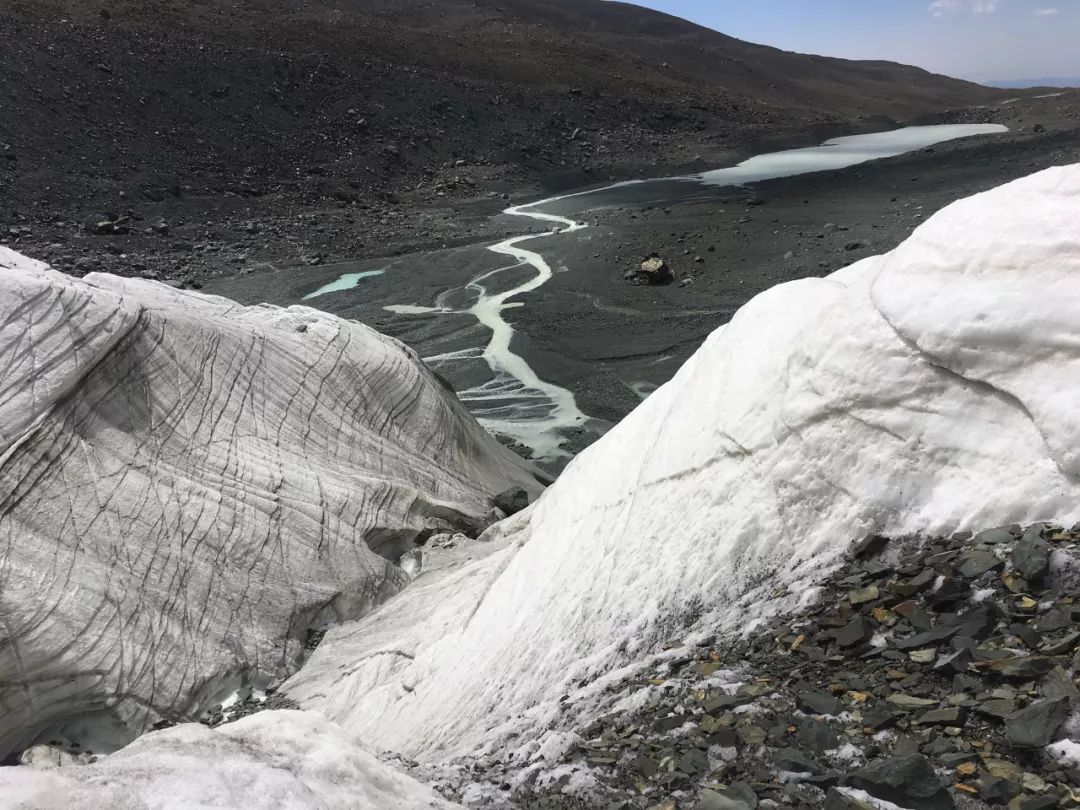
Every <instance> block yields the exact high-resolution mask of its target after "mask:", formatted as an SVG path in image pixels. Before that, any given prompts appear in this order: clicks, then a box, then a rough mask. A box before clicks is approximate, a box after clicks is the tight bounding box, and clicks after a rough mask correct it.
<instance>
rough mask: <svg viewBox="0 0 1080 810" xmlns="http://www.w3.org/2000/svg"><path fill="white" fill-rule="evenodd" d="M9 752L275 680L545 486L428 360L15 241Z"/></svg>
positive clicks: (307, 319)
mask: <svg viewBox="0 0 1080 810" xmlns="http://www.w3.org/2000/svg"><path fill="white" fill-rule="evenodd" d="M0 367H2V368H3V376H2V377H0V504H2V508H0V619H2V622H0V759H2V758H4V757H5V756H7V755H9V754H11V753H12V752H17V751H19V750H22V749H23V748H26V747H28V746H30V745H31V744H33V743H34V742H36V741H38V740H39V739H54V738H55V739H58V740H60V741H61V742H70V743H74V742H80V743H81V744H82V746H83V750H85V748H86V747H92V748H93V749H95V750H107V749H110V748H114V747H116V746H118V745H121V744H123V743H126V742H127V741H129V740H130V739H132V738H133V737H134V736H135V735H136V734H137V733H139V732H141V731H143V730H146V729H147V728H149V727H150V726H151V725H152V724H154V723H155V722H157V721H159V720H161V719H162V718H167V719H176V718H192V717H196V716H197V715H198V714H199V713H200V712H201V711H202V710H203V709H204V708H206V707H208V706H210V705H212V704H215V703H217V702H219V701H220V700H221V699H222V697H224V696H227V695H228V694H229V693H230V692H231V691H233V690H235V689H236V688H237V687H239V686H241V685H242V684H244V683H245V682H250V683H251V684H253V685H256V686H258V685H259V684H260V683H265V682H266V681H269V680H272V679H275V678H279V677H283V676H286V675H288V674H289V673H290V672H292V671H293V670H295V668H296V667H297V665H298V664H299V662H300V658H301V655H302V653H303V650H304V646H305V641H306V640H307V636H308V633H309V631H311V630H317V629H319V628H323V627H325V626H326V625H327V624H333V623H336V622H341V621H344V620H346V619H351V618H356V617H358V616H361V615H363V614H364V613H365V612H366V611H368V610H370V609H371V608H373V607H374V606H376V605H378V604H379V603H380V602H382V601H384V600H385V599H387V598H389V597H390V596H392V595H393V594H395V593H397V592H398V591H399V590H400V589H401V588H402V587H403V586H404V585H405V584H406V583H407V582H408V581H409V576H407V574H406V572H405V571H403V570H402V569H401V567H400V566H399V565H398V564H397V563H398V561H399V559H400V558H401V557H402V555H403V554H409V553H410V552H411V551H413V550H414V547H415V541H416V540H417V539H422V538H424V537H426V536H427V535H429V534H431V533H433V532H436V531H463V532H465V533H466V534H470V535H475V534H476V533H478V532H480V531H481V530H483V529H484V528H485V527H486V526H487V525H488V524H489V523H490V522H491V520H492V519H493V518H494V516H495V515H496V514H497V513H496V512H495V511H494V510H493V509H492V508H491V499H492V497H493V496H494V495H495V494H496V493H498V492H501V491H503V490H505V489H506V488H507V487H510V486H520V487H522V488H524V489H526V490H527V491H529V492H531V493H533V494H535V493H537V492H538V491H539V489H540V487H539V485H538V484H537V482H536V479H535V478H534V477H533V474H532V472H531V470H530V468H529V467H528V466H527V465H526V464H525V463H524V462H522V461H521V460H520V459H518V457H517V456H515V455H514V454H512V453H511V452H510V451H508V450H506V449H504V448H503V447H502V446H500V445H499V443H498V442H497V441H495V440H494V439H493V438H491V437H490V436H489V435H488V434H486V433H485V432H484V431H483V430H482V429H481V428H480V427H479V425H477V423H476V422H475V420H474V419H473V418H472V417H471V416H470V415H469V414H468V413H467V412H466V411H465V410H464V408H462V406H461V405H460V404H459V403H458V402H457V400H456V398H455V397H454V396H453V394H452V393H451V392H448V391H447V390H446V389H445V388H444V387H443V386H442V385H441V384H440V383H439V381H438V380H437V379H436V378H435V377H434V376H433V375H432V374H431V373H430V372H429V371H428V370H427V369H426V368H425V367H424V366H423V364H422V363H421V362H420V361H419V360H418V358H417V357H416V355H415V354H414V353H413V352H412V351H410V350H409V349H407V348H406V347H404V346H403V345H402V344H400V343H398V342H397V341H395V340H392V339H390V338H387V337H384V336H382V335H379V334H378V333H377V332H375V331H373V330H371V329H368V328H367V327H364V326H362V325H360V324H356V323H350V322H347V321H343V320H340V319H338V318H336V317H333V316H330V315H326V314H323V313H320V312H317V311H315V310H312V309H308V308H304V307H294V308H291V309H277V308H273V307H241V306H238V305H236V304H234V303H232V302H230V301H226V300H225V299H221V298H214V297H209V296H205V295H200V294H198V293H193V292H182V291H179V290H175V289H171V288H169V287H166V286H164V285H161V284H157V283H154V282H147V281H135V280H125V279H120V278H115V277H111V276H102V275H90V276H87V277H86V278H85V279H83V280H81V281H80V280H75V279H72V278H69V277H67V276H64V275H61V274H59V273H55V272H53V271H51V270H49V269H47V268H46V267H45V266H44V265H42V264H41V263H39V262H32V261H30V260H27V259H25V258H24V257H21V256H19V255H18V254H15V253H12V252H11V251H9V250H6V249H4V248H0Z"/></svg>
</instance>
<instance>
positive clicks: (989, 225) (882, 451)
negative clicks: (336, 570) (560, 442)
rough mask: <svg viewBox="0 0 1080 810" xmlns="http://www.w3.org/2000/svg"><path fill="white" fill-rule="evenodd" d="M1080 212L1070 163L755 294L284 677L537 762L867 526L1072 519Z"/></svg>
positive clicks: (833, 556)
mask: <svg viewBox="0 0 1080 810" xmlns="http://www.w3.org/2000/svg"><path fill="white" fill-rule="evenodd" d="M1078 233H1080V166H1072V167H1068V168H1059V169H1054V170H1050V171H1047V172H1044V173H1041V174H1038V175H1035V176H1033V177H1030V178H1027V179H1024V180H1021V181H1018V182H1016V183H1012V184H1010V185H1007V186H1004V187H1002V188H999V189H996V190H994V191H992V192H989V193H987V194H983V195H979V196H976V197H973V198H971V199H968V200H964V201H961V202H959V203H957V204H955V205H953V206H951V207H949V208H947V209H945V210H943V211H941V212H940V213H938V214H937V215H936V216H934V217H933V218H932V219H931V220H929V221H928V222H927V223H925V224H924V225H923V226H921V227H920V228H919V229H918V230H917V231H916V232H915V234H914V235H913V236H912V237H911V238H910V239H909V240H908V241H907V242H905V243H904V244H903V245H901V246H900V247H899V248H897V249H896V250H895V251H893V252H892V253H891V254H888V255H885V256H880V257H875V258H870V259H866V260H864V261H862V262H860V263H858V264H856V265H852V266H851V267H849V268H847V269H845V270H843V271H841V272H840V273H838V274H836V275H834V276H832V277H830V278H824V279H819V278H810V279H805V280H801V281H796V282H792V283H789V284H783V285H780V286H778V287H775V288H773V289H771V290H769V291H767V292H765V293H763V294H762V295H759V296H757V297H756V298H755V299H754V300H752V301H751V302H749V303H748V304H747V305H746V306H744V307H743V308H742V309H741V310H740V311H739V312H738V313H737V314H736V315H735V316H734V318H733V319H732V320H731V322H730V323H729V324H727V325H726V326H724V327H722V328H720V329H718V330H717V331H716V332H714V333H713V335H712V336H711V337H710V338H709V339H708V340H707V341H706V343H705V345H704V346H703V347H702V348H701V349H700V350H699V351H698V352H697V353H696V354H695V355H694V356H693V357H692V358H691V359H690V360H689V361H688V362H687V363H686V365H685V366H684V367H683V368H682V369H680V371H679V372H678V374H677V375H676V376H675V378H674V379H673V380H672V381H671V382H669V383H668V384H667V385H665V386H663V387H662V388H660V389H659V390H658V391H657V392H656V393H654V394H653V395H652V396H650V397H649V399H648V400H646V401H645V402H643V403H642V404H641V405H640V406H639V407H638V409H637V410H635V411H634V412H633V413H632V414H631V415H630V416H629V417H628V418H627V419H625V420H624V421H623V422H622V423H620V424H619V425H617V426H616V427H615V428H614V429H613V430H612V431H610V432H609V433H608V434H607V435H606V436H605V437H604V438H603V439H601V440H600V441H599V442H597V443H596V444H594V445H593V446H592V447H590V448H589V449H588V450H586V451H585V452H584V453H582V454H581V455H580V456H578V457H577V458H576V459H575V460H574V461H573V462H572V463H571V464H570V465H569V466H568V467H567V468H566V470H565V471H564V472H563V474H562V475H561V477H560V478H559V479H558V481H556V483H555V484H554V485H553V486H552V487H551V488H549V489H548V491H547V492H546V493H545V494H544V495H543V496H542V497H541V498H540V500H539V501H538V502H537V503H535V504H533V505H532V506H531V507H530V508H529V509H528V510H527V511H525V512H522V513H520V514H519V515H517V516H515V517H512V518H509V519H508V520H506V521H503V522H502V523H499V524H497V525H496V526H495V527H494V528H492V529H491V530H489V531H488V533H487V535H486V537H487V538H488V539H490V540H491V542H492V544H494V545H497V546H499V547H500V550H499V551H498V552H497V553H496V555H494V556H492V557H488V558H486V559H484V560H480V561H478V562H474V563H472V564H471V565H467V566H462V567H459V568H457V569H456V570H453V571H449V572H441V571H433V572H430V573H429V574H426V575H425V574H421V576H420V577H419V578H418V579H417V581H416V583H415V584H414V586H412V587H410V589H408V590H406V591H405V592H403V593H401V594H399V595H398V596H397V597H395V598H394V599H393V600H392V601H391V602H390V603H388V604H387V605H385V606H384V607H383V608H382V609H381V610H380V611H378V612H377V613H375V614H373V615H371V616H368V617H366V618H365V619H362V620H360V621H359V622H356V623H354V624H351V625H347V626H343V627H339V628H336V629H334V630H332V631H331V632H330V633H329V634H328V635H327V637H326V639H325V640H324V642H323V644H322V646H321V647H320V648H319V649H318V650H317V651H316V653H315V655H314V657H313V658H312V660H311V661H310V662H309V663H308V665H307V666H305V668H304V669H303V670H302V671H301V672H300V673H298V674H297V675H296V676H294V678H293V679H292V680H291V681H289V682H288V683H287V684H286V685H285V687H284V690H285V692H286V693H287V694H289V695H290V696H291V697H292V698H293V699H295V700H298V701H299V702H300V704H301V705H303V706H305V707H309V708H317V709H319V710H322V711H324V712H326V713H327V714H328V715H329V716H330V717H333V718H334V719H336V720H338V721H339V722H341V723H342V724H344V725H345V726H346V727H347V728H350V729H352V730H354V731H357V732H358V733H361V734H362V735H363V737H364V738H365V739H366V740H368V741H370V742H371V744H373V745H376V746H379V747H381V748H386V749H392V750H395V751H399V752H402V753H405V754H407V755H410V756H414V757H416V758H418V759H421V760H426V761H432V762H435V761H441V760H446V759H453V758H455V757H458V756H464V755H470V754H476V753H477V752H480V753H483V752H491V751H498V754H499V757H500V759H501V761H502V762H511V761H512V762H513V763H515V766H520V767H527V766H528V764H530V763H534V762H535V761H537V760H538V759H539V758H542V757H543V756H545V753H546V752H550V751H556V752H557V751H561V750H563V747H564V746H567V745H570V744H572V743H573V738H572V737H571V736H570V735H568V733H567V731H568V729H569V728H571V727H572V725H573V724H574V723H576V722H578V721H579V720H581V719H583V717H584V719H587V718H588V717H589V716H592V714H593V713H596V712H597V711H598V710H599V709H600V708H602V705H603V700H604V695H605V685H606V684H610V683H611V681H610V680H608V679H607V676H608V675H609V673H611V672H612V671H613V670H617V669H619V668H621V667H635V666H639V665H640V662H641V661H642V660H643V658H644V657H645V653H646V652H648V651H652V650H658V649H660V648H661V647H662V646H663V644H664V642H666V641H670V640H672V639H682V640H684V641H687V642H688V643H692V641H693V640H694V638H695V633H697V634H698V636H697V637H698V638H700V637H702V636H703V635H705V634H714V633H717V632H720V631H724V630H746V631H752V630H753V628H754V627H755V626H757V625H758V624H759V623H760V620H761V619H762V618H763V617H765V616H767V615H769V614H770V613H772V612H775V611H782V610H786V609H791V608H793V607H794V606H796V605H798V604H799V602H800V600H801V599H803V598H805V597H808V596H812V594H813V593H814V588H815V586H816V585H818V583H820V581H821V580H822V577H823V576H824V575H825V573H826V572H828V571H829V570H831V569H833V568H834V567H836V566H837V565H839V563H840V561H841V560H842V559H843V557H844V555H845V553H846V552H847V550H848V548H849V546H850V545H851V543H852V542H854V541H856V540H858V539H859V538H862V537H866V536H867V535H868V534H870V533H875V534H878V535H881V536H891V537H898V536H905V535H909V534H912V533H915V532H918V531H925V532H929V533H932V534H946V533H949V532H952V531H959V530H965V529H982V528H985V527H986V526H999V525H1005V524H1010V523H1031V522H1035V521H1038V520H1047V519H1056V520H1058V521H1062V522H1068V523H1067V525H1071V522H1072V521H1075V520H1076V519H1077V518H1078V517H1080V463H1078V458H1080V456H1078V454H1080V420H1078V419H1077V418H1076V402H1077V400H1078V399H1080V241H1078V239H1077V234H1078ZM631 671H632V670H631ZM626 673H627V670H624V671H623V675H624V676H625V675H626ZM652 674H654V673H650V672H648V671H647V670H646V671H644V672H642V673H641V675H642V676H649V675H652Z"/></svg>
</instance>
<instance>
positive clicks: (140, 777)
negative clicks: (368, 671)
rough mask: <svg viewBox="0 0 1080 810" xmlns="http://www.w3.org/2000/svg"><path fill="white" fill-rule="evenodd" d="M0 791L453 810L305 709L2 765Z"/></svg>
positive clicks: (44, 797)
mask: <svg viewBox="0 0 1080 810" xmlns="http://www.w3.org/2000/svg"><path fill="white" fill-rule="evenodd" d="M0 791H2V795H3V797H4V799H3V801H4V806H5V807H19V808H23V810H117V808H130V809H131V810H149V808H193V807H281V808H286V807H288V808H300V807H319V808H338V809H340V810H346V808H347V809H348V810H422V808H430V809H431V810H451V809H452V808H456V807H459V805H456V804H450V803H449V802H447V801H445V800H443V799H442V798H440V797H439V796H438V795H437V794H436V793H434V792H433V791H432V790H431V789H429V788H427V787H424V786H423V785H421V784H420V783H419V782H417V781H416V780H414V779H412V778H411V777H409V776H407V775H405V774H404V773H401V772H400V771H397V770H395V769H393V768H392V767H390V766H388V765H385V764H383V763H381V762H379V760H377V759H376V758H375V757H374V756H372V755H371V754H369V753H368V752H367V751H365V750H364V749H363V748H361V747H359V746H358V745H357V743H356V741H355V740H353V739H352V738H351V737H350V736H349V735H348V734H346V733H345V732H344V731H342V729H341V728H339V727H337V726H335V725H334V724H332V723H329V722H327V721H326V720H324V719H323V718H321V717H319V716H318V715H316V714H313V713H311V712H282V711H276V712H262V713H260V714H256V715H253V716H251V717H247V718H244V719H243V720H239V721H237V722H235V723H229V724H228V725H225V726H222V727H220V728H218V729H215V730H213V731H211V730H210V729H208V728H206V727H205V726H202V725H198V724H195V723H191V724H188V725H183V726H177V727H176V728H171V729H168V730H167V731H157V732H154V733H152V734H147V735H146V736H144V737H142V738H140V739H138V740H136V741H135V742H134V743H132V744H131V745H130V746H128V747H127V748H125V749H124V750H123V751H120V752H118V753H116V754H113V755H112V756H110V757H106V758H105V759H103V760H101V761H99V762H97V763H96V764H94V765H86V766H78V767H67V768H64V769H63V770H61V771H45V772H43V771H39V770H34V769H32V768H3V769H0Z"/></svg>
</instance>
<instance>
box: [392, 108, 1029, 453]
mask: <svg viewBox="0 0 1080 810" xmlns="http://www.w3.org/2000/svg"><path fill="white" fill-rule="evenodd" d="M1007 131H1008V128H1007V127H1005V126H1002V125H999V124H956V125H943V126H928V127H906V128H904V129H899V130H894V131H892V132H882V133H873V134H869V135H854V136H849V137H843V138H834V139H833V140H830V141H827V142H826V143H825V144H823V145H821V146H815V147H810V148H806V149H789V150H785V151H782V152H774V153H771V154H766V155H759V156H757V157H753V158H750V159H749V160H746V161H744V162H742V163H740V164H739V165H737V166H733V167H730V168H725V169H717V170H716V171H711V172H706V173H704V174H701V175H697V176H693V177H677V178H665V179H662V180H631V181H627V182H623V183H615V184H613V185H609V186H604V187H602V188H597V189H590V190H586V191H579V192H574V193H571V194H564V195H562V196H558V197H551V198H549V199H545V200H540V201H538V202H534V203H528V204H526V205H519V206H515V207H513V208H508V209H507V210H506V211H505V212H504V213H505V214H507V215H509V216H518V217H527V218H529V219H533V220H537V221H539V222H543V223H546V224H549V225H551V226H552V227H551V228H550V229H549V230H547V231H544V232H543V233H534V234H528V235H525V236H518V237H514V238H511V239H507V240H506V241H504V242H499V243H497V244H494V245H491V246H489V247H488V248H487V250H489V251H491V252H492V253H497V254H499V255H503V256H507V257H509V258H511V259H513V260H514V261H513V263H512V264H508V265H506V266H504V267H499V268H496V269H495V270H489V271H486V272H484V273H482V274H481V275H479V276H477V277H476V278H474V279H473V280H472V281H470V282H469V283H468V284H467V285H465V288H464V289H465V290H467V291H469V292H470V293H472V294H473V295H475V303H473V304H472V305H471V306H469V307H467V308H464V309H455V308H452V307H450V306H447V305H444V304H443V303H441V302H442V301H444V300H448V299H449V297H450V294H451V293H453V292H456V291H458V290H460V289H462V288H454V289H451V290H447V291H445V292H444V293H442V294H440V295H439V298H438V300H437V302H436V306H431V307H429V306H418V305H416V304H405V305H394V306H388V307H385V309H387V310H389V311H390V312H395V313H398V314H403V315H429V314H454V315H462V314H469V315H472V316H473V317H475V318H476V319H477V321H478V322H479V323H481V324H482V325H483V326H485V327H486V328H487V329H489V330H490V331H491V338H490V340H489V341H488V343H487V345H486V346H483V347H478V348H470V349H464V350H461V351H456V352H449V353H446V354H440V355H435V356H432V357H426V358H424V359H425V361H426V362H428V363H429V364H430V365H432V366H433V367H435V368H439V367H440V366H443V365H446V364H453V363H461V362H474V363H475V362H476V361H477V360H483V361H484V362H486V363H487V365H488V367H489V368H490V370H491V374H492V377H491V379H490V380H488V381H487V382H484V383H482V384H480V385H477V386H475V387H472V388H468V389H465V390H462V391H459V392H458V396H459V397H460V398H461V401H462V402H464V403H465V404H466V406H468V408H469V410H470V411H472V413H473V414H474V415H475V416H476V417H477V419H479V421H480V422H481V424H483V425H484V427H486V428H487V429H488V430H490V431H491V432H493V433H495V434H498V435H502V436H504V437H507V438H509V439H511V440H513V441H514V442H517V443H518V444H521V445H524V446H525V447H528V448H529V449H530V450H531V451H532V455H533V457H534V458H536V459H540V460H547V461H550V460H553V459H556V458H558V457H560V456H566V455H569V453H567V452H566V450H564V449H563V447H562V444H563V442H564V439H563V436H564V434H565V432H566V431H568V430H572V429H574V428H580V427H581V426H583V425H584V424H585V423H586V422H587V421H588V419H589V417H588V416H586V414H584V413H583V412H582V411H581V409H580V408H579V407H578V405H577V402H576V401H575V398H574V394H573V392H571V391H569V390H567V389H566V388H563V387H561V386H558V385H555V384H554V383H550V382H547V381H545V380H542V379H540V377H539V376H538V375H537V374H536V372H535V371H534V370H533V369H532V368H531V367H530V366H529V364H528V363H527V362H526V361H525V359H524V358H523V357H521V356H520V355H519V354H517V353H515V352H514V351H513V349H512V347H511V343H512V341H513V337H514V330H513V327H511V326H510V324H509V323H507V322H506V320H505V319H504V318H503V311H504V310H506V309H507V308H509V307H519V306H523V304H522V303H521V302H520V301H513V300H512V299H514V298H516V297H517V296H520V295H523V294H525V293H529V292H533V291H535V290H537V289H539V288H540V287H542V286H543V285H544V284H546V283H547V282H548V281H549V280H550V279H551V277H552V275H553V273H552V269H551V266H550V265H549V264H548V262H547V261H546V260H545V259H544V257H543V256H541V255H540V254H539V253H537V252H535V251H531V250H526V249H525V248H524V247H522V245H524V244H525V243H527V242H529V241H531V240H533V239H542V238H545V237H549V236H553V235H557V234H569V233H573V232H575V231H579V230H582V229H584V228H586V227H588V226H587V225H585V224H584V223H582V222H578V221H576V220H574V219H570V218H568V217H563V216H558V215H556V214H548V213H544V212H543V211H539V210H537V208H538V207H539V206H543V205H550V204H552V203H557V202H562V201H564V200H568V199H571V198H577V197H587V196H591V195H599V194H601V193H605V194H606V195H607V196H606V198H605V199H604V201H603V204H604V205H618V204H619V202H618V201H617V200H613V199H611V198H610V192H611V191H613V190H617V189H620V188H625V187H628V186H641V185H643V184H647V183H670V182H671V181H673V180H674V181H685V182H687V183H692V184H693V185H694V186H695V187H697V188H700V186H701V184H706V185H710V186H735V185H744V184H747V183H754V182H758V181H762V180H771V179H776V178H780V177H792V176H795V175H799V174H807V173H810V172H818V171H829V170H837V169H841V168H845V167H847V166H853V165H855V164H858V163H864V162H866V161H870V160H876V159H879V158H886V157H894V156H896V155H900V154H903V153H905V152H910V151H913V150H916V149H923V148H926V147H928V146H932V145H933V144H936V143H941V142H943V141H949V140H954V139H956V138H963V137H970V136H973V135H988V134H1000V133H1003V132H1007ZM522 267H530V268H532V269H533V270H534V271H535V272H534V274H533V275H532V276H531V277H529V278H527V279H526V280H525V281H523V282H522V283H520V284H518V285H517V286H514V287H512V288H511V289H508V290H503V291H501V292H498V291H495V289H494V286H495V285H494V284H493V281H494V279H495V277H496V276H498V275H499V274H501V273H504V272H507V271H513V270H517V269H519V268H522Z"/></svg>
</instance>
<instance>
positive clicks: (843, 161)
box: [700, 124, 1009, 186]
mask: <svg viewBox="0 0 1080 810" xmlns="http://www.w3.org/2000/svg"><path fill="white" fill-rule="evenodd" d="M1008 131H1009V128H1008V127H1006V126H1004V125H1002V124H942V125H937V126H926V127H904V128H903V129H894V130H892V131H891V132H873V133H870V134H869V135H849V136H846V137H843V138H833V139H832V140H831V141H826V142H825V143H823V144H822V145H821V146H811V147H808V148H805V149H788V150H785V151H783V152H772V153H770V154H767V155H758V156H757V157H752V158H750V159H749V160H746V161H743V162H742V163H740V164H739V165H738V166H731V167H729V168H726V169H716V170H714V171H711V172H705V173H704V174H702V175H700V179H701V180H702V181H704V182H706V183H708V184H710V185H715V186H732V185H742V184H744V183H757V182H760V181H762V180H775V179H777V178H780V177H793V176H795V175H797V174H807V173H809V172H822V171H835V170H837V169H844V168H847V167H848V166H854V165H855V164H857V163H865V162H867V161H869V160H878V159H881V158H888V157H896V156H897V155H902V154H904V153H905V152H913V151H915V150H916V149H926V148H927V147H929V146H933V145H934V144H937V143H942V142H944V141H953V140H956V139H957V138H968V137H971V136H972V135H995V134H1001V133H1003V132H1008Z"/></svg>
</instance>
